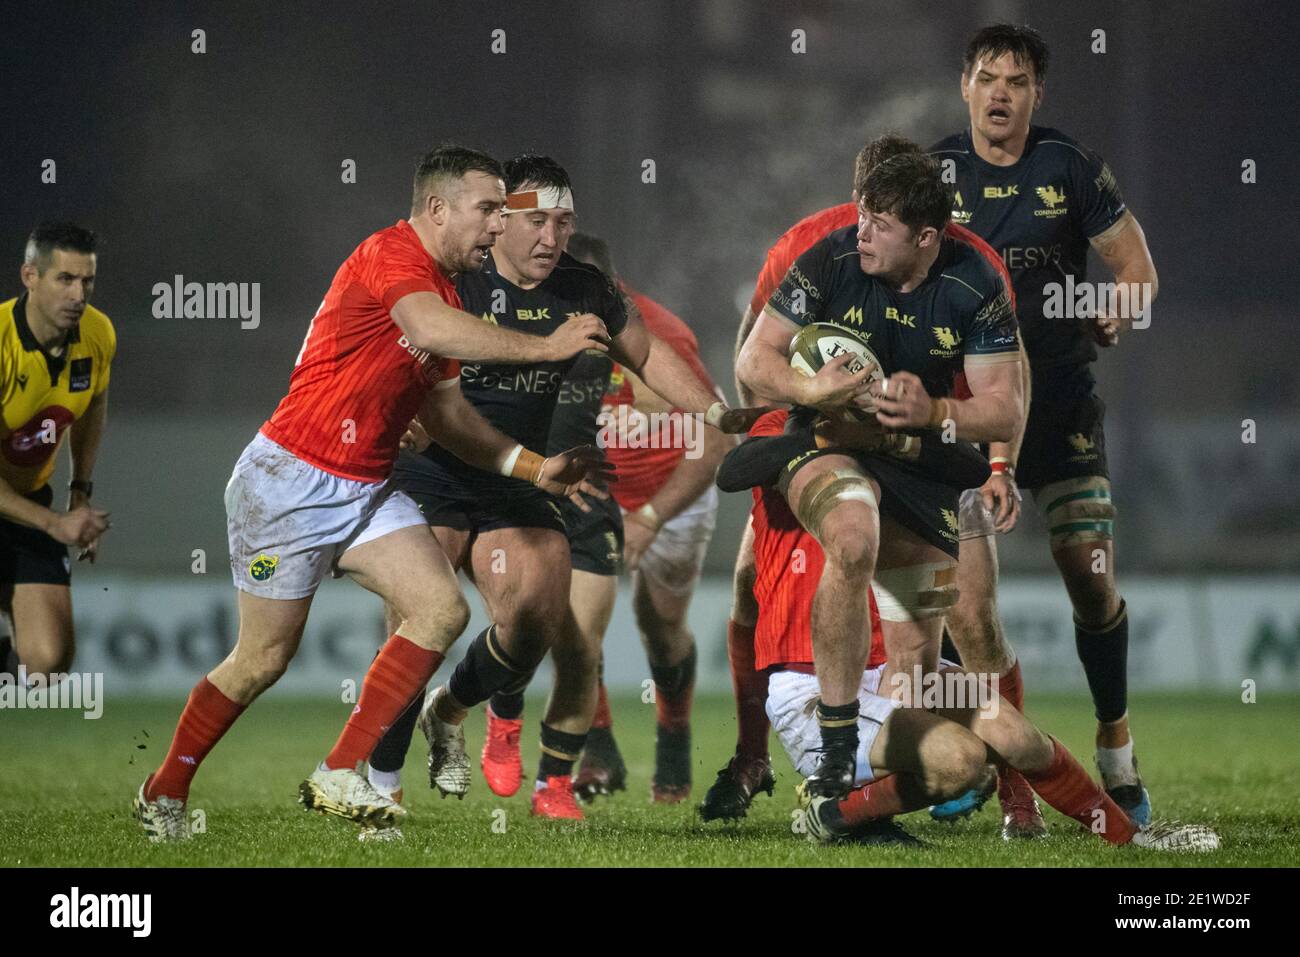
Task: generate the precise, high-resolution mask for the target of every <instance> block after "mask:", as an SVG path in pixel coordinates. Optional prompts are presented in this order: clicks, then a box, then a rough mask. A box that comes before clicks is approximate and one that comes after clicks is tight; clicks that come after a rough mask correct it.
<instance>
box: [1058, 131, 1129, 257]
mask: <svg viewBox="0 0 1300 957" xmlns="http://www.w3.org/2000/svg"><path fill="white" fill-rule="evenodd" d="M1079 149H1080V152H1081V154H1082V155H1081V156H1080V157H1079V158H1078V161H1077V162H1075V163H1073V164H1071V165H1072V167H1073V176H1072V177H1071V179H1072V180H1073V183H1072V184H1071V185H1072V186H1073V187H1074V194H1075V196H1076V197H1078V199H1077V200H1074V201H1072V204H1071V209H1072V211H1073V213H1074V215H1075V217H1076V221H1077V222H1078V224H1079V231H1080V232H1081V233H1083V235H1084V236H1086V237H1088V238H1089V239H1091V238H1092V237H1093V236H1096V235H1098V234H1099V233H1104V232H1105V231H1106V230H1107V229H1109V228H1110V227H1111V226H1113V225H1114V224H1115V222H1116V220H1118V219H1119V218H1120V217H1121V216H1123V215H1124V210H1125V206H1124V197H1123V196H1122V195H1120V191H1119V184H1118V183H1117V182H1116V181H1115V174H1114V173H1112V172H1111V171H1110V166H1109V165H1108V164H1107V163H1106V161H1105V160H1103V159H1102V158H1101V157H1100V156H1098V155H1097V154H1096V153H1094V152H1092V150H1090V149H1087V148H1086V147H1082V146H1081V147H1080V148H1079Z"/></svg>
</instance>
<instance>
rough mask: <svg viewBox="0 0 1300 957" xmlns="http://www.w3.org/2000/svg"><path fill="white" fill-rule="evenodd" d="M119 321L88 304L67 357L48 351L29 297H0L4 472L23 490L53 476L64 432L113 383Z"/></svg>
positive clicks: (0, 467)
mask: <svg viewBox="0 0 1300 957" xmlns="http://www.w3.org/2000/svg"><path fill="white" fill-rule="evenodd" d="M116 351H117V334H116V333H114V332H113V324H112V323H111V322H109V321H108V316H106V315H104V314H103V313H102V312H100V311H99V310H98V309H96V308H95V307H94V306H90V305H88V306H86V311H85V312H84V313H82V316H81V321H80V322H79V323H78V324H77V328H75V329H73V330H72V332H70V333H69V334H68V342H67V345H66V347H65V348H64V351H63V355H61V356H59V357H58V358H57V359H56V358H53V357H51V356H48V355H46V354H45V352H44V351H42V349H41V347H40V345H39V344H38V343H37V341H36V337H35V336H33V335H32V330H31V327H30V326H29V325H28V324H27V296H26V294H24V295H22V296H20V297H18V298H17V299H10V300H9V301H8V302H6V303H0V412H2V413H3V420H4V421H3V422H0V426H2V428H0V478H3V479H4V480H5V481H6V482H8V483H9V484H10V485H12V486H13V487H14V490H15V491H18V492H23V493H27V492H34V491H36V490H37V489H39V488H40V487H41V486H42V485H44V484H45V483H46V482H48V481H49V479H50V474H51V473H52V472H53V471H54V461H55V454H56V453H57V452H58V450H59V445H60V444H61V443H62V442H63V436H64V434H65V433H66V432H67V429H68V426H70V425H71V424H72V423H73V422H75V421H76V420H77V419H79V418H81V416H82V415H84V414H85V411H86V407H87V406H89V405H90V400H91V399H93V398H94V397H95V396H97V395H99V394H100V393H101V392H103V391H104V390H105V389H107V388H108V375H109V366H110V365H112V362H113V354H114V353H115V352H116Z"/></svg>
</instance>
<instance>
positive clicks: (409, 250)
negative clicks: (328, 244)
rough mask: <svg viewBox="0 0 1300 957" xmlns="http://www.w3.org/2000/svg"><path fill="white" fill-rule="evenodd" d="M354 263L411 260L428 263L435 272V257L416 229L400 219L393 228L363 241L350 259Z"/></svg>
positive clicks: (387, 227)
mask: <svg viewBox="0 0 1300 957" xmlns="http://www.w3.org/2000/svg"><path fill="white" fill-rule="evenodd" d="M348 258H349V259H350V260H352V261H354V262H381V261H387V260H394V259H397V260H402V259H409V260H412V261H418V262H427V263H428V265H429V268H430V270H431V271H433V272H437V270H435V269H433V257H432V256H430V255H429V253H428V251H427V250H425V248H424V245H423V244H422V243H421V242H420V237H419V236H418V235H416V232H415V227H413V226H412V225H411V224H410V223H409V222H407V221H406V220H404V219H399V220H398V221H397V222H395V223H394V224H393V225H391V226H385V227H384V228H383V229H379V230H376V231H375V232H373V233H371V234H370V235H369V236H367V237H366V238H365V239H364V240H362V241H361V244H360V245H359V246H357V248H356V249H354V250H353V251H352V255H351V256H350V257H348Z"/></svg>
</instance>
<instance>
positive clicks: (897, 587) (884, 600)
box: [871, 561, 959, 621]
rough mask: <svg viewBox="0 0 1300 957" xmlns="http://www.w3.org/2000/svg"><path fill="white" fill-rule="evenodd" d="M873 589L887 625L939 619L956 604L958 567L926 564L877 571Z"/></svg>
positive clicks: (944, 564) (941, 563)
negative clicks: (891, 622)
mask: <svg viewBox="0 0 1300 957" xmlns="http://www.w3.org/2000/svg"><path fill="white" fill-rule="evenodd" d="M871 588H872V590H873V591H874V592H875V593H876V605H877V606H878V607H879V608H880V617H881V618H883V619H884V620H885V621H919V620H922V619H925V618H937V617H939V616H941V615H944V614H946V613H947V611H948V609H949V608H951V607H952V606H953V605H955V604H957V595H958V594H959V593H958V591H957V563H956V562H954V561H944V562H927V563H925V564H923V565H904V566H902V567H900V568H884V569H877V570H876V577H875V580H873V581H872V583H871Z"/></svg>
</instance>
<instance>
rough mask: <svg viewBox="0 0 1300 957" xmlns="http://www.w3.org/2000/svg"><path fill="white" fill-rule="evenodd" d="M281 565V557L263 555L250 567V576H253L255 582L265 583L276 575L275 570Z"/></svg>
mask: <svg viewBox="0 0 1300 957" xmlns="http://www.w3.org/2000/svg"><path fill="white" fill-rule="evenodd" d="M279 564H280V556H279V555H265V554H261V555H258V556H257V558H256V559H254V560H253V562H252V564H250V565H249V566H248V574H250V575H251V576H253V581H259V582H264V581H266V580H267V579H268V578H270V577H271V576H272V575H274V574H275V568H276V566H277V565H279Z"/></svg>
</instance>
